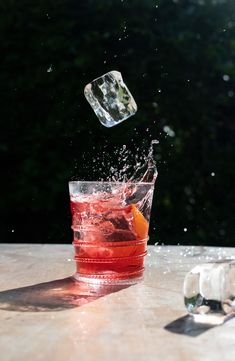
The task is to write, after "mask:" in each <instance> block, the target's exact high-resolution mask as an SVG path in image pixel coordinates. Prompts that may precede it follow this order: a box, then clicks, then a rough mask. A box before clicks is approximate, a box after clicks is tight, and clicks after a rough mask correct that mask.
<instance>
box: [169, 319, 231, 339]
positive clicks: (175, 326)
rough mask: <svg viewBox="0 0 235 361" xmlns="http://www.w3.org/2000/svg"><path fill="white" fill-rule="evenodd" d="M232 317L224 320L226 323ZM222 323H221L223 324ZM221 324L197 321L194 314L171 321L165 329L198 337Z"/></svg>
mask: <svg viewBox="0 0 235 361" xmlns="http://www.w3.org/2000/svg"><path fill="white" fill-rule="evenodd" d="M231 318H232V317H228V318H226V319H225V320H224V323H225V322H226V321H228V320H229V319H231ZM222 324H223V323H221V324H220V325H222ZM220 325H215V324H211V323H200V322H195V320H194V318H193V316H190V315H185V316H183V317H180V318H178V319H176V320H174V321H172V322H170V323H169V324H168V325H166V326H165V327H164V329H165V330H167V331H169V332H172V333H176V334H180V335H186V336H190V337H197V336H200V335H201V334H202V333H204V332H206V331H208V330H210V329H211V328H213V327H218V326H220Z"/></svg>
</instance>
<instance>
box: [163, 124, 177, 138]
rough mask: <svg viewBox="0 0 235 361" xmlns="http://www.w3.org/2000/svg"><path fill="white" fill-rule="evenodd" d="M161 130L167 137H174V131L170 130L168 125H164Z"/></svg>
mask: <svg viewBox="0 0 235 361" xmlns="http://www.w3.org/2000/svg"><path fill="white" fill-rule="evenodd" d="M163 130H164V132H165V133H166V134H167V135H169V137H174V136H175V132H174V130H173V129H172V128H170V127H169V125H165V126H164V127H163Z"/></svg>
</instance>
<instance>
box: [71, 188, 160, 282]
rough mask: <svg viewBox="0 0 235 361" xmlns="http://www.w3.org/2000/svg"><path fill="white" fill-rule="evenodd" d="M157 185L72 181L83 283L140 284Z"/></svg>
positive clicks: (74, 225) (78, 275)
mask: <svg viewBox="0 0 235 361" xmlns="http://www.w3.org/2000/svg"><path fill="white" fill-rule="evenodd" d="M153 191H154V183H148V182H139V183H132V182H126V183H125V182H83V181H72V182H69V192H70V201H71V212H72V229H73V235H74V239H73V245H74V249H75V262H76V273H75V278H76V279H77V280H79V281H85V282H95V283H108V284H132V283H135V282H137V281H138V280H140V279H142V277H143V271H144V256H145V255H146V253H147V241H148V229H149V220H150V211H151V205H152V198H153Z"/></svg>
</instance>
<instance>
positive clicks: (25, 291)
mask: <svg viewBox="0 0 235 361" xmlns="http://www.w3.org/2000/svg"><path fill="white" fill-rule="evenodd" d="M130 286H131V285H97V284H88V283H85V282H79V281H76V280H75V279H74V278H73V277H67V278H64V279H58V280H52V281H49V282H45V283H38V284H35V285H31V286H26V287H20V288H13V289H9V290H6V291H1V292H0V309H1V310H6V311H18V312H49V311H63V310H66V309H72V308H75V307H81V306H83V305H85V304H87V303H89V302H92V301H95V300H97V299H98V298H100V297H104V296H106V295H109V294H111V293H114V292H118V291H120V290H122V289H124V288H127V287H130Z"/></svg>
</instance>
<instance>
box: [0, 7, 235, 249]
mask: <svg viewBox="0 0 235 361" xmlns="http://www.w3.org/2000/svg"><path fill="white" fill-rule="evenodd" d="M0 8H1V13H2V19H1V22H0V41H1V49H2V52H1V53H2V56H1V74H0V83H1V87H2V90H3V91H2V96H1V99H0V101H1V108H0V109H1V117H0V119H1V132H0V157H1V158H0V159H1V169H2V177H1V190H2V193H3V194H2V196H1V203H0V216H1V227H0V239H1V241H14V242H18V241H24V242H68V243H70V242H71V240H72V236H71V232H70V221H71V219H70V210H69V198H68V190H67V188H68V186H67V183H68V181H69V180H70V179H71V178H80V179H91V177H92V176H93V177H95V176H96V177H98V176H99V169H91V168H92V163H91V159H92V158H94V157H95V156H96V153H97V152H99V153H100V152H102V151H103V150H104V149H106V151H107V152H109V154H113V150H114V148H115V147H118V146H121V145H123V144H126V145H127V147H128V148H129V149H131V150H132V151H133V152H136V151H137V150H136V148H138V147H139V146H144V147H145V149H146V148H148V146H149V143H150V139H155V138H157V139H159V141H160V145H159V147H158V152H157V159H158V171H159V178H158V181H157V185H156V193H155V198H154V205H153V211H152V224H151V232H150V236H151V237H150V239H151V242H152V243H155V242H159V243H161V242H164V243H167V244H177V243H180V244H207V245H210V244H213V245H233V243H232V242H233V240H234V230H235V228H234V220H233V214H234V204H235V199H234V198H235V197H234V190H233V187H234V167H233V159H234V158H233V157H234V116H235V105H234V104H235V103H234V98H235V65H234V64H235V41H234V39H235V16H234V14H235V3H234V1H233V0H227V1H225V0H223V1H222V0H211V1H209V0H208V1H203V0H187V1H186V0H178V1H176V0H174V1H171V0H161V1H156V0H155V1H152V0H145V1H143V0H142V1H141V0H129V1H128V0H124V1H119V0H109V1H107V0H86V1H75V0H66V1H65V0H58V1H56V2H55V1H52V0H39V1H37V2H35V3H34V2H32V1H29V0H21V1H16V0H2V1H1V4H0ZM110 70H119V71H121V72H122V74H123V77H124V80H125V81H126V83H127V85H128V87H129V88H130V90H131V92H132V93H133V95H134V98H135V100H136V102H137V104H138V107H139V111H138V112H137V114H136V115H135V116H134V117H132V118H130V119H129V120H126V121H125V122H123V123H122V124H120V125H119V126H117V127H115V128H111V129H106V128H104V127H103V126H102V125H100V123H99V122H98V120H97V118H96V116H95V114H94V113H93V112H92V110H91V108H90V106H89V104H88V103H87V102H86V100H85V98H84V96H83V88H84V86H85V85H86V84H87V83H88V82H89V81H91V80H92V79H94V78H96V77H98V76H100V75H102V74H104V73H105V72H107V71H110ZM167 127H169V128H170V129H171V130H173V133H172V132H169V131H168V133H169V135H167V133H166V132H165V131H164V129H165V130H167V129H168V128H167ZM170 135H171V136H170ZM172 135H173V136H172ZM213 172H214V173H215V176H212V175H211V174H212V173H213ZM184 228H187V232H184ZM12 230H14V232H12Z"/></svg>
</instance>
